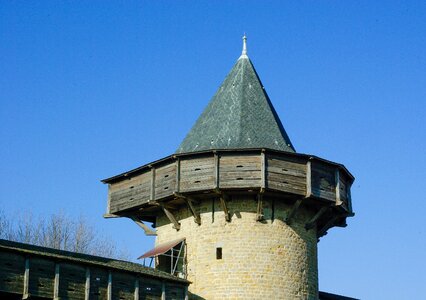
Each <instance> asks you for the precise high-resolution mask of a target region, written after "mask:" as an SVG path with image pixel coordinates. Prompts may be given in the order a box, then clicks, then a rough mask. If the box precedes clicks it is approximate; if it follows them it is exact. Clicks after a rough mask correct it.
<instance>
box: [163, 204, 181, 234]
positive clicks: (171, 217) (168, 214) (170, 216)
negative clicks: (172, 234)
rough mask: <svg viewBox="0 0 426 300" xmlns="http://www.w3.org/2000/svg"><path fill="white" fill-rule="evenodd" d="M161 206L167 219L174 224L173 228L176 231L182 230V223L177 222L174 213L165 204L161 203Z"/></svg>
mask: <svg viewBox="0 0 426 300" xmlns="http://www.w3.org/2000/svg"><path fill="white" fill-rule="evenodd" d="M160 206H161V209H162V210H163V212H164V214H165V215H166V217H167V218H168V219H169V221H170V222H171V223H173V228H174V229H176V230H179V229H180V223H179V222H178V221H177V220H176V218H175V216H174V215H173V213H172V212H171V211H170V210H169V209H168V208H166V207H165V206H164V204H163V203H161V202H160Z"/></svg>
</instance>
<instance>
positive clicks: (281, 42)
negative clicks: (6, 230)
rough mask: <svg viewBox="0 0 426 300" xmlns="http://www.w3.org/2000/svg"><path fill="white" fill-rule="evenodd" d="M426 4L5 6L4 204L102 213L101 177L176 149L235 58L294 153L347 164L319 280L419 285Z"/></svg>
mask: <svg viewBox="0 0 426 300" xmlns="http://www.w3.org/2000/svg"><path fill="white" fill-rule="evenodd" d="M425 15H426V2H424V1H386V2H385V1H288V2H282V1H228V2H225V1H181V2H177V1H176V2H175V1H114V2H109V1H69V2H65V1H62V2H60V1H32V2H24V1H3V2H2V3H0V70H1V72H0V104H1V105H0V122H1V123H0V124H1V126H0V164H1V167H0V190H1V193H0V205H1V207H2V209H3V210H4V211H5V212H6V213H8V214H9V215H14V214H18V213H20V212H23V211H27V210H32V211H33V213H35V214H39V215H44V214H51V213H54V212H58V211H65V212H66V213H68V214H69V215H70V216H76V217H77V216H79V215H80V214H84V215H86V216H87V217H88V218H90V219H91V221H92V222H93V224H95V225H96V227H97V228H99V229H100V230H101V231H103V232H105V233H106V234H109V235H110V237H111V239H114V240H117V242H118V243H119V245H120V246H121V247H123V248H126V249H128V251H129V252H130V254H131V256H132V257H137V256H138V255H140V254H141V253H143V252H144V251H146V250H147V249H149V248H151V247H152V245H153V240H152V239H151V238H147V237H144V236H143V233H142V231H141V230H140V229H139V228H138V227H137V226H136V225H134V224H133V223H132V222H131V221H130V220H127V219H113V220H111V219H110V220H105V219H103V218H102V215H103V213H104V212H105V208H106V199H107V197H106V195H107V187H106V186H105V185H103V184H101V183H100V181H99V180H100V179H103V178H106V177H109V176H112V175H116V174H118V173H121V172H123V171H127V170H129V169H132V168H135V167H138V166H140V165H142V164H145V163H148V162H151V161H153V160H156V159H159V158H162V157H164V156H167V155H169V154H171V153H173V152H174V151H175V150H176V149H177V147H178V145H179V144H180V142H181V141H182V139H183V138H184V136H185V135H186V133H187V132H188V131H189V129H190V128H191V126H192V125H193V123H194V122H195V120H196V118H197V117H198V115H199V114H200V113H201V112H202V110H203V109H204V107H205V106H206V105H207V103H208V101H209V100H210V98H211V97H212V96H213V94H214V93H215V91H216V89H217V88H218V86H219V85H220V83H221V81H222V80H223V79H224V78H225V76H226V74H227V73H228V72H229V70H230V69H231V67H232V66H233V64H234V63H235V61H236V60H237V58H238V57H239V55H240V53H241V36H242V34H243V33H244V32H246V33H247V36H248V54H249V57H250V58H251V60H252V62H253V63H254V66H255V67H256V70H257V71H258V73H259V75H260V77H261V79H262V81H263V84H264V85H265V87H266V90H267V92H268V94H269V96H270V98H271V100H272V102H273V104H274V106H275V108H276V110H277V112H278V114H279V116H280V118H281V120H282V122H283V124H284V127H285V128H286V131H287V132H288V134H289V135H290V138H291V139H292V142H293V144H294V145H295V147H296V150H297V151H298V152H302V153H310V154H315V155H318V156H320V157H324V158H326V159H329V160H333V161H336V162H340V163H343V164H345V166H346V167H347V168H348V169H349V170H350V171H351V172H352V173H353V174H354V176H355V177H356V181H355V183H354V185H353V188H352V197H353V207H354V210H355V212H356V216H355V217H354V218H351V219H349V220H348V224H349V226H348V227H347V228H344V229H341V228H337V229H332V230H330V231H329V234H328V235H327V236H325V237H324V238H322V239H321V241H320V243H319V278H320V289H321V290H325V291H329V292H335V293H341V294H344V295H348V296H354V297H359V298H362V299H418V298H419V297H420V295H424V294H425V293H426V286H425V285H424V283H425V282H426V275H425V272H424V270H425V269H426V259H425V253H426V232H425V226H424V214H425V211H426V199H425V198H426V197H425V193H423V180H424V179H426V176H425V175H426V157H425V155H424V153H423V152H424V151H425V148H426V142H425V140H426V130H425V120H424V119H425V115H426V104H425V103H426V101H425V99H426V51H425V49H426V18H425Z"/></svg>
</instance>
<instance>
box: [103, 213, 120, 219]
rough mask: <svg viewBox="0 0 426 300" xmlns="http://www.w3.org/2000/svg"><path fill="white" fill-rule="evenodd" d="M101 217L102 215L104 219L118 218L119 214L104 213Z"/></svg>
mask: <svg viewBox="0 0 426 300" xmlns="http://www.w3.org/2000/svg"><path fill="white" fill-rule="evenodd" d="M103 217H104V218H105V219H110V218H120V216H119V215H114V214H109V213H106V214H104V215H103Z"/></svg>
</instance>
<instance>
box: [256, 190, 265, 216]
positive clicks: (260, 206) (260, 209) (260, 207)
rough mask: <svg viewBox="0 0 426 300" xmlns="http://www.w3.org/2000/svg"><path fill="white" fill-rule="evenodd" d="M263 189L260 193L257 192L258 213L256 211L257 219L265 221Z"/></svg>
mask: <svg viewBox="0 0 426 300" xmlns="http://www.w3.org/2000/svg"><path fill="white" fill-rule="evenodd" d="M263 217H264V215H263V189H261V190H260V192H259V194H257V213H256V221H259V222H260V221H263V220H264V219H263Z"/></svg>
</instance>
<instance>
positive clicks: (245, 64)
mask: <svg viewBox="0 0 426 300" xmlns="http://www.w3.org/2000/svg"><path fill="white" fill-rule="evenodd" d="M243 39H244V47H243V54H242V55H241V56H240V58H239V59H238V61H237V62H236V64H235V65H234V67H233V68H232V70H231V72H230V73H229V74H228V76H227V77H226V78H225V80H224V82H223V83H222V85H221V86H220V87H219V89H218V91H217V92H216V94H215V95H214V96H213V98H212V99H211V101H210V103H209V104H208V106H207V108H206V109H205V110H204V112H203V113H202V114H201V116H200V117H199V118H198V120H197V122H196V123H195V125H194V126H193V127H192V129H191V131H190V132H189V133H188V135H187V136H186V137H185V139H184V140H183V142H182V143H181V145H180V146H179V148H178V150H177V151H176V153H187V152H196V151H203V150H212V149H244V148H269V149H275V150H281V151H287V152H295V149H294V147H293V145H292V143H291V141H290V138H289V137H288V135H287V133H286V131H285V130H284V127H283V125H282V123H281V121H280V119H279V117H278V115H277V113H276V111H275V109H274V107H273V106H272V103H271V101H270V100H269V97H268V95H267V94H266V91H265V89H264V87H263V85H262V82H261V81H260V79H259V76H258V75H257V73H256V70H255V69H254V66H253V64H252V63H251V61H250V59H249V58H248V56H247V52H246V44H245V41H246V39H245V37H244V38H243Z"/></svg>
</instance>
